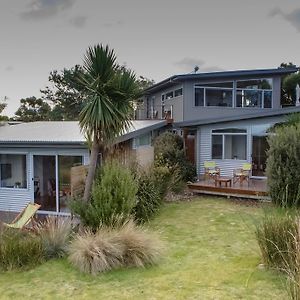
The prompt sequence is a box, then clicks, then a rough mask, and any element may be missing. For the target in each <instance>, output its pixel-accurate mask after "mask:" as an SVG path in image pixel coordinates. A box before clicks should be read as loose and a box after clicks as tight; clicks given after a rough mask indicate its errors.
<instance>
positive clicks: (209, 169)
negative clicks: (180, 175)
mask: <svg viewBox="0 0 300 300" xmlns="http://www.w3.org/2000/svg"><path fill="white" fill-rule="evenodd" d="M220 172H221V170H220V168H218V167H217V164H216V162H215V161H205V162H204V177H205V179H209V178H214V177H216V176H220Z"/></svg>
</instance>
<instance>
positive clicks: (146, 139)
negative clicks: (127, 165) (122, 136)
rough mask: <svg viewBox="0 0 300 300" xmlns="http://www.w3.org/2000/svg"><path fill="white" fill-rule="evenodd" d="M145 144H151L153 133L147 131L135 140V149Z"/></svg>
mask: <svg viewBox="0 0 300 300" xmlns="http://www.w3.org/2000/svg"><path fill="white" fill-rule="evenodd" d="M143 146H151V133H146V134H144V135H141V136H139V137H137V138H135V139H134V140H133V149H136V148H138V147H143Z"/></svg>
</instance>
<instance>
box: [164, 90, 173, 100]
mask: <svg viewBox="0 0 300 300" xmlns="http://www.w3.org/2000/svg"><path fill="white" fill-rule="evenodd" d="M173 97H174V93H173V91H171V92H168V93H166V99H172V98H173Z"/></svg>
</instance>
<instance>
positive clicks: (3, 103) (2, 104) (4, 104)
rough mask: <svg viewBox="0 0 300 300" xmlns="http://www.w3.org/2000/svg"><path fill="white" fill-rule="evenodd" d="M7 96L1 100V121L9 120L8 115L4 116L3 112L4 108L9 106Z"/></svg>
mask: <svg viewBox="0 0 300 300" xmlns="http://www.w3.org/2000/svg"><path fill="white" fill-rule="evenodd" d="M7 99H8V98H7V97H6V96H5V97H4V99H3V100H0V121H7V120H8V117H7V116H4V115H3V114H2V112H3V111H4V109H5V108H6V106H7V103H6V101H7Z"/></svg>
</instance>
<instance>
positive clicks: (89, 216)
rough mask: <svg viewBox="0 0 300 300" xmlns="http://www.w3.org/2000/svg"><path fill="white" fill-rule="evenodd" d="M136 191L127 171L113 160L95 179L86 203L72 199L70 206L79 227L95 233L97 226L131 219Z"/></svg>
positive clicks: (132, 179)
mask: <svg viewBox="0 0 300 300" xmlns="http://www.w3.org/2000/svg"><path fill="white" fill-rule="evenodd" d="M137 189H138V186H137V183H136V181H135V179H134V176H133V175H132V173H131V171H130V170H129V169H128V168H125V167H124V166H123V165H122V164H121V163H119V162H117V161H108V162H106V163H105V165H104V166H103V167H102V168H101V171H100V173H99V175H98V177H97V178H96V180H95V183H94V185H93V189H92V193H91V199H90V201H89V202H84V201H82V199H77V200H73V201H72V202H71V204H70V207H71V210H72V212H73V213H75V214H77V215H79V216H80V219H81V221H82V223H83V225H85V226H88V227H89V228H91V229H92V230H94V231H96V230H97V229H98V227H99V226H100V225H101V224H105V225H108V226H110V225H114V224H115V223H116V222H119V220H120V218H121V219H123V220H124V221H125V220H126V219H128V218H130V217H131V214H132V211H133V208H134V206H135V205H136V193H137Z"/></svg>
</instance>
